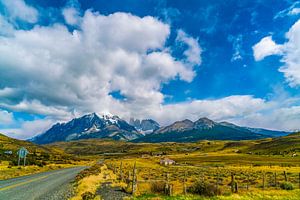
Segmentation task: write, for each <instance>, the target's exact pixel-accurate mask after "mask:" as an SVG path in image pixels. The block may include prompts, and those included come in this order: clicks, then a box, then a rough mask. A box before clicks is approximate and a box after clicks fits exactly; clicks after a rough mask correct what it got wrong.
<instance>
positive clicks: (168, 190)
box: [165, 172, 172, 196]
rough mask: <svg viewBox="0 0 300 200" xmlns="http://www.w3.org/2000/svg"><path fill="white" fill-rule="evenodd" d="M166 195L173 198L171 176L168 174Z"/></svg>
mask: <svg viewBox="0 0 300 200" xmlns="http://www.w3.org/2000/svg"><path fill="white" fill-rule="evenodd" d="M165 194H166V195H168V196H171V195H172V194H171V186H170V174H169V173H168V172H167V174H166V185H165Z"/></svg>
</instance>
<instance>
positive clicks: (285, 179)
mask: <svg viewBox="0 0 300 200" xmlns="http://www.w3.org/2000/svg"><path fill="white" fill-rule="evenodd" d="M283 175H284V181H285V182H287V181H288V177H287V174H286V171H283Z"/></svg>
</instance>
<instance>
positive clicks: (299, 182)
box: [298, 173, 300, 189]
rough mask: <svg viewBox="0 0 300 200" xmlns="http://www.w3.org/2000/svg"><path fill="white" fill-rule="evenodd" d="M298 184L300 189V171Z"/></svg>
mask: <svg viewBox="0 0 300 200" xmlns="http://www.w3.org/2000/svg"><path fill="white" fill-rule="evenodd" d="M298 184H299V189H300V173H299V177H298Z"/></svg>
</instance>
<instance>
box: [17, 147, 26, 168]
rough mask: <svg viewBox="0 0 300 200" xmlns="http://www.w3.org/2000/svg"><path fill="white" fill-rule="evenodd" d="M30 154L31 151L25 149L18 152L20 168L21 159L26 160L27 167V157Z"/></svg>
mask: <svg viewBox="0 0 300 200" xmlns="http://www.w3.org/2000/svg"><path fill="white" fill-rule="evenodd" d="M28 153H29V151H28V150H27V149H26V148H25V147H21V148H20V149H19V151H18V153H17V154H18V155H19V159H18V166H20V160H21V158H23V159H24V163H23V165H24V166H25V165H26V155H27V154H28Z"/></svg>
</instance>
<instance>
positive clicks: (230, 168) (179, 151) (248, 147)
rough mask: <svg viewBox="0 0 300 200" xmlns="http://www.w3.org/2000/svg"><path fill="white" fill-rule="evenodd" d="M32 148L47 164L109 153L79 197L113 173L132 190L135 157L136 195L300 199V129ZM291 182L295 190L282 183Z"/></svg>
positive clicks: (86, 180)
mask: <svg viewBox="0 0 300 200" xmlns="http://www.w3.org/2000/svg"><path fill="white" fill-rule="evenodd" d="M30 145H31V144H30ZM20 146H25V145H24V144H21V145H20ZM2 147H3V146H2ZM5 148H6V149H7V146H6V147H5ZM28 148H29V149H30V148H32V149H31V150H30V151H32V152H36V153H35V154H34V156H35V157H37V155H40V156H41V155H44V154H49V156H48V161H47V165H50V164H51V163H55V164H56V165H57V164H59V162H61V161H63V162H65V161H68V162H71V163H69V164H76V162H78V161H74V160H72V159H71V158H77V159H79V160H80V159H83V160H94V161H95V162H96V160H99V159H104V168H103V166H102V167H100V168H101V170H100V171H99V172H97V173H94V174H90V175H89V176H86V177H84V178H82V179H81V180H80V181H78V182H77V183H78V184H77V185H76V188H77V190H76V191H77V194H76V196H75V197H74V199H80V198H81V197H82V195H83V194H85V193H86V194H89V193H91V194H94V193H95V191H96V189H97V187H99V186H100V185H101V183H103V182H104V181H107V178H105V177H107V176H108V174H109V177H114V178H113V179H114V181H113V182H114V184H116V185H120V186H123V187H124V191H127V192H130V191H131V190H130V187H131V184H132V183H131V181H132V174H133V166H134V164H135V163H136V167H137V174H136V176H137V180H138V181H137V183H138V187H137V192H136V195H137V196H136V197H134V199H188V200H189V199H208V198H209V199H245V200H246V199H247V200H248V199H300V198H299V197H300V189H298V188H299V186H300V185H299V173H300V156H299V153H300V134H292V135H289V136H286V137H280V138H275V139H263V140H253V141H206V140H205V141H199V142H195V143H156V144H149V143H130V142H123V141H112V140H97V139H89V140H80V141H71V142H59V143H54V144H49V145H45V146H42V147H39V146H37V147H34V146H33V147H31V146H28ZM34 148H36V149H34ZM2 149H4V148H2ZM54 152H55V153H54ZM53 153H54V155H53ZM55 154H57V157H55ZM162 158H169V159H172V160H174V161H175V162H176V164H175V165H171V166H163V165H160V163H159V162H160V160H161V159H162ZM43 159H44V158H43ZM75 160H76V159H75ZM121 163H122V164H121ZM64 164H68V163H64ZM121 166H122V167H121ZM32 167H33V166H32ZM35 167H36V166H35ZM45 170H48V169H46V168H45ZM13 173H14V172H13ZM103 173H104V174H103ZM105 174H106V175H105ZM232 175H234V183H236V184H237V185H238V186H237V188H238V192H237V193H235V192H232V187H231V185H232V184H231V183H232ZM167 176H168V177H169V178H168V179H167ZM199 181H200V182H203V183H205V184H207V185H208V186H209V187H212V188H216V187H217V188H218V191H220V192H219V193H218V196H210V197H205V196H199V195H198V194H193V193H192V192H190V191H191V190H189V188H192V187H193V186H194V185H195V184H196V183H197V182H199ZM166 182H168V184H169V185H172V189H173V191H172V195H173V196H171V197H170V196H165V195H164V193H165V191H163V190H162V189H161V190H159V189H157V186H159V185H160V186H163V187H164V185H165V184H166ZM287 183H288V184H290V185H292V186H293V190H290V191H288V190H285V189H282V188H281V185H282V184H287ZM154 186H156V187H154ZM153 188H156V189H153ZM184 188H186V189H187V195H184V193H185V192H184V191H185V189H184ZM96 198H99V197H96Z"/></svg>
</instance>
